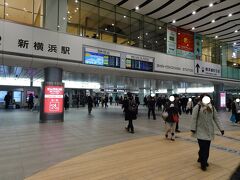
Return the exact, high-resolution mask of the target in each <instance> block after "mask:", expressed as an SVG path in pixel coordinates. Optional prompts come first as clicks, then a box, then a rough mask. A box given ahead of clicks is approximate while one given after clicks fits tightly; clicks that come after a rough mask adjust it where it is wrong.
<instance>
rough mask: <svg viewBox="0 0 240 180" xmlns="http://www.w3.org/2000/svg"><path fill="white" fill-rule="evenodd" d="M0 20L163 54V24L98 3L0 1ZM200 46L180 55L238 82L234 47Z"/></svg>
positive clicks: (206, 42)
mask: <svg viewBox="0 0 240 180" xmlns="http://www.w3.org/2000/svg"><path fill="white" fill-rule="evenodd" d="M0 18H2V19H6V20H10V21H14V22H18V23H21V24H26V25H32V26H36V27H41V28H46V29H49V30H52V31H59V32H63V33H68V34H72V35H76V36H84V37H89V38H95V39H99V40H102V41H105V42H110V43H117V44H122V45H126V46H134V47H139V48H143V49H148V50H153V51H157V52H162V53H166V52H167V24H166V23H163V22H161V21H159V20H156V19H152V18H150V17H148V16H144V15H141V14H138V13H136V12H134V11H131V10H127V9H124V8H121V7H118V6H114V5H112V4H109V3H107V2H104V1H101V0H54V1H53V0H21V1H19V0H0ZM178 36H179V33H178ZM188 37H190V36H188ZM201 42H202V43H199V42H198V45H199V46H201V50H199V47H198V49H197V50H196V49H195V50H194V52H193V50H192V48H191V47H190V46H191V45H189V44H188V43H187V44H186V45H187V46H189V47H188V52H190V51H191V52H192V53H194V56H193V55H191V54H190V55H191V56H189V53H188V56H186V54H183V55H184V56H185V57H187V58H190V59H193V60H194V59H196V57H197V59H199V60H202V61H204V62H210V63H215V64H220V65H222V77H226V78H232V79H240V69H239V67H240V58H239V57H240V53H239V50H238V46H236V45H229V44H224V43H220V41H219V40H216V39H214V38H210V37H206V36H203V37H201ZM189 43H190V44H192V43H193V42H192V41H191V42H189ZM183 46H184V44H182V47H183ZM239 49H240V48H239ZM181 53H186V52H183V51H181ZM177 55H179V54H177ZM193 57H195V58H193Z"/></svg>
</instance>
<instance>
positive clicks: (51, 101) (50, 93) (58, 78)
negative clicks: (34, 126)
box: [40, 67, 64, 123]
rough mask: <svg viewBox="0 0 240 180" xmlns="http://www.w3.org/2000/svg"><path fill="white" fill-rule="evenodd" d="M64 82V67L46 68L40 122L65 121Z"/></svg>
mask: <svg viewBox="0 0 240 180" xmlns="http://www.w3.org/2000/svg"><path fill="white" fill-rule="evenodd" d="M63 106H64V84H63V83H62V69H60V68H56V67H48V68H45V69H44V82H43V84H42V96H41V105H40V122H41V123H44V122H47V121H59V122H63V121H64V110H63Z"/></svg>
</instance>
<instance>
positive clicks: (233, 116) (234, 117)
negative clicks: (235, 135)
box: [230, 114, 236, 123]
mask: <svg viewBox="0 0 240 180" xmlns="http://www.w3.org/2000/svg"><path fill="white" fill-rule="evenodd" d="M230 121H231V122H233V123H235V122H236V116H235V114H232V116H231V117H230Z"/></svg>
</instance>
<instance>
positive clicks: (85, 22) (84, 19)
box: [80, 2, 99, 38]
mask: <svg viewBox="0 0 240 180" xmlns="http://www.w3.org/2000/svg"><path fill="white" fill-rule="evenodd" d="M80 14H81V16H80V17H81V18H80V29H81V30H80V31H81V32H80V33H81V34H80V35H82V36H86V37H92V38H98V37H99V36H98V21H99V20H98V17H99V16H98V7H97V6H94V5H91V4H88V3H84V2H81V11H80Z"/></svg>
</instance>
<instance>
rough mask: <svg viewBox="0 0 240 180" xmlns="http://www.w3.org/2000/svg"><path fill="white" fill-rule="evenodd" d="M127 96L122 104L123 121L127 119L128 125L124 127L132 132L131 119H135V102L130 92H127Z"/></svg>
mask: <svg viewBox="0 0 240 180" xmlns="http://www.w3.org/2000/svg"><path fill="white" fill-rule="evenodd" d="M127 96H128V97H127V101H126V103H125V104H124V105H123V108H124V112H125V121H128V126H127V127H125V129H126V130H127V131H128V132H130V133H132V134H133V133H134V127H133V120H136V119H137V103H136V102H135V100H134V99H133V96H132V94H131V93H128V94H127Z"/></svg>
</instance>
